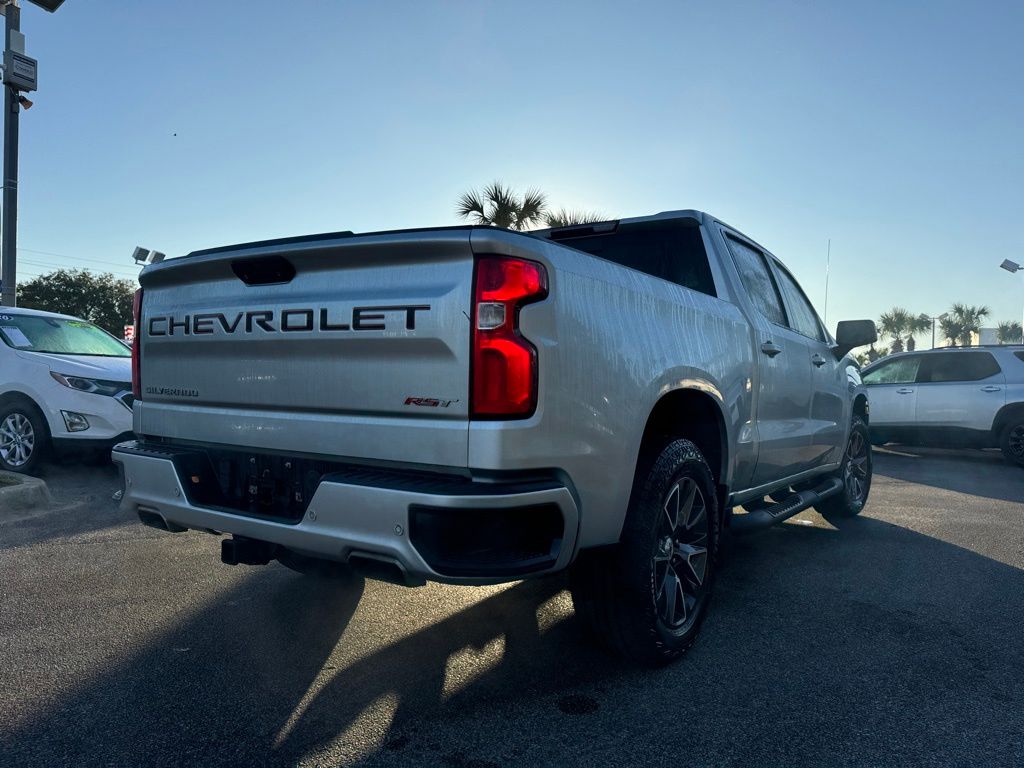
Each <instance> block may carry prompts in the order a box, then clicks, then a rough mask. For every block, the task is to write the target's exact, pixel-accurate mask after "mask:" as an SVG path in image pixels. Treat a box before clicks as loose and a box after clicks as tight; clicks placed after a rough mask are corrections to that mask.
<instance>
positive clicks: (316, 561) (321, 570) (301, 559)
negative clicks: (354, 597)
mask: <svg viewBox="0 0 1024 768" xmlns="http://www.w3.org/2000/svg"><path fill="white" fill-rule="evenodd" d="M276 557H277V562H279V563H280V564H281V565H283V566H284V567H285V568H289V569H291V570H293V571H295V572H296V573H301V574H302V575H303V576H312V577H313V578H317V579H340V580H345V579H354V578H356V572H355V571H354V570H352V568H350V567H349V566H348V565H346V564H345V563H339V562H336V561H334V560H323V559H321V558H318V557H308V556H306V555H300V554H299V553H298V552H292V551H291V550H290V549H285V548H284V547H281V548H280V549H279V550H278V551H277V556H276Z"/></svg>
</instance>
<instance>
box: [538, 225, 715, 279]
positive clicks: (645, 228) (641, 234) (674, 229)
mask: <svg viewBox="0 0 1024 768" xmlns="http://www.w3.org/2000/svg"><path fill="white" fill-rule="evenodd" d="M551 239H552V241H553V242H557V243H559V244H561V245H565V246H568V247H569V248H575V249H576V250H577V251H583V252H585V253H589V254H590V255H591V256H597V257H598V258H601V259H605V260H607V261H612V262H615V263H616V264H621V265H622V266H624V267H629V268H630V269H635V270H637V271H638V272H644V273H646V274H648V275H652V276H654V277H660V278H661V279H662V280H668V281H669V282H672V283H676V284H677V285H681V286H683V287H684V288H689V289H691V290H694V291H698V292H699V293H706V294H707V295H708V296H718V292H717V291H716V290H715V280H714V277H713V276H712V274H711V265H710V264H709V263H708V254H707V251H706V250H705V248H704V238H703V237H702V236H701V232H700V227H697V226H693V225H689V224H686V223H683V222H678V221H666V222H653V223H652V222H644V223H641V224H633V225H628V224H627V225H620V226H619V227H617V228H615V229H614V230H612V231H609V232H606V233H596V234H591V235H584V236H580V237H552V238H551Z"/></svg>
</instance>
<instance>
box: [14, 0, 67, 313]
mask: <svg viewBox="0 0 1024 768" xmlns="http://www.w3.org/2000/svg"><path fill="white" fill-rule="evenodd" d="M29 2H30V3H32V4H33V5H38V6H39V7H40V8H43V9H44V10H47V11H49V12H50V13H53V12H54V11H56V10H57V9H58V8H60V6H61V4H63V2H64V0H29ZM0 9H2V10H3V14H4V17H5V18H4V30H5V31H4V85H5V86H6V87H5V88H4V194H3V206H4V210H3V234H2V239H0V262H2V263H0V304H4V305H6V306H8V307H13V306H14V305H15V303H16V302H17V288H18V285H17V283H18V266H17V258H18V256H17V254H18V117H19V115H20V112H21V108H22V106H24V107H25V109H28V108H29V107H31V106H32V102H31V101H29V100H28V99H27V98H25V97H24V96H23V95H22V91H34V90H35V89H36V60H35V59H33V58H31V57H29V56H26V55H25V36H24V35H22V34H21V7H20V6H19V5H18V0H0Z"/></svg>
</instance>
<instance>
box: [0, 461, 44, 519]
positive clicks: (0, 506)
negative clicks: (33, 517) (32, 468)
mask: <svg viewBox="0 0 1024 768" xmlns="http://www.w3.org/2000/svg"><path fill="white" fill-rule="evenodd" d="M12 481H13V482H12ZM52 501H53V500H52V499H51V498H50V489H49V488H47V487H46V483H45V482H44V481H43V480H40V479H39V478H38V477H29V476H28V475H19V474H16V473H14V472H0V518H2V517H3V515H4V514H5V513H7V512H26V511H29V510H37V511H42V510H45V509H47V508H49V506H50V504H51V503H52Z"/></svg>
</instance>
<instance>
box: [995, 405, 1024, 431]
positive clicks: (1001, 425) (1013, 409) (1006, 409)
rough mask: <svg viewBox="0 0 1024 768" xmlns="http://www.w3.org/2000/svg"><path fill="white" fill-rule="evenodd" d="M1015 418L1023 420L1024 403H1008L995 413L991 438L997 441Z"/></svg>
mask: <svg viewBox="0 0 1024 768" xmlns="http://www.w3.org/2000/svg"><path fill="white" fill-rule="evenodd" d="M1015 418H1021V419H1024V402H1020V403H1008V404H1006V405H1004V406H1003V407H1002V408H1000V409H999V410H998V411H997V412H996V417H995V419H993V421H992V436H993V438H994V439H995V440H999V438H1000V436H1001V435H1002V434H1003V430H1004V429H1006V425H1007V424H1009V423H1010V421H1012V420H1013V419H1015Z"/></svg>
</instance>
